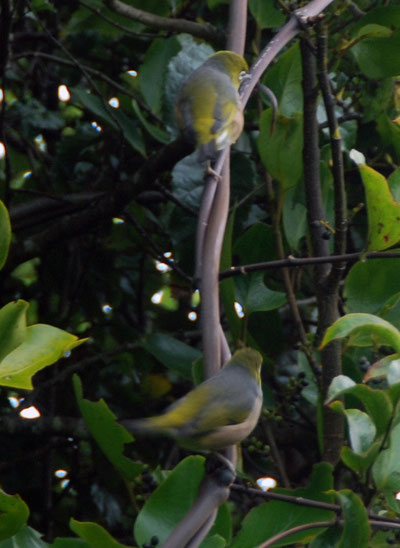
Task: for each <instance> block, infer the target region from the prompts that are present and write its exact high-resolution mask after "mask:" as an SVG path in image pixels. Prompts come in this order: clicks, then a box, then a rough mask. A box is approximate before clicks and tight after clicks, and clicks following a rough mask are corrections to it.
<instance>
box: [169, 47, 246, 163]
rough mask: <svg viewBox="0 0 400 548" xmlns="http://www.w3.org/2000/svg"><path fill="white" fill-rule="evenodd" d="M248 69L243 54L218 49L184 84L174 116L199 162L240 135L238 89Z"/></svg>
mask: <svg viewBox="0 0 400 548" xmlns="http://www.w3.org/2000/svg"><path fill="white" fill-rule="evenodd" d="M247 70H248V65H247V63H246V61H245V59H243V57H241V56H240V55H238V54H237V53H234V52H233V51H219V52H217V53H215V54H214V55H211V57H209V58H208V59H207V60H206V61H205V62H204V63H203V64H202V65H201V66H200V67H199V68H197V69H196V70H195V71H194V72H193V73H192V74H191V75H190V76H189V78H188V79H187V80H186V81H185V82H184V83H183V85H182V88H181V90H180V92H179V96H178V99H177V102H176V107H175V117H176V120H177V123H178V126H179V128H180V129H181V131H182V133H183V134H184V135H185V136H186V137H187V139H189V140H190V141H191V142H193V143H194V144H195V146H196V149H197V150H198V158H199V161H200V162H202V161H204V160H213V159H215V156H216V154H217V151H218V150H222V149H223V148H225V147H226V146H228V145H231V144H232V143H234V142H235V141H237V139H238V138H239V135H240V134H241V132H242V129H243V122H244V121H243V112H242V108H241V104H240V98H239V93H238V90H239V86H240V83H241V81H242V80H243V77H244V76H245V75H246V72H247Z"/></svg>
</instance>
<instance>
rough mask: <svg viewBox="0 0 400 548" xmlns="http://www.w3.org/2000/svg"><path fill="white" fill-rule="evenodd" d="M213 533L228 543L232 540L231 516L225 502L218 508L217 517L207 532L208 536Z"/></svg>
mask: <svg viewBox="0 0 400 548" xmlns="http://www.w3.org/2000/svg"><path fill="white" fill-rule="evenodd" d="M213 535H217V536H218V537H219V538H223V539H224V540H225V541H226V542H228V543H229V542H230V541H231V540H232V517H231V512H230V509H229V505H228V504H227V503H226V502H224V503H223V504H221V506H220V507H219V508H218V514H217V517H216V518H215V522H214V525H213V526H212V528H211V530H210V533H209V536H210V537H212V536H213Z"/></svg>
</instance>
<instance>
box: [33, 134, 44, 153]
mask: <svg viewBox="0 0 400 548" xmlns="http://www.w3.org/2000/svg"><path fill="white" fill-rule="evenodd" d="M33 140H34V142H35V145H36V146H37V147H38V149H39V150H41V151H42V152H46V150H47V145H46V141H45V140H44V138H43V135H42V134H41V133H39V135H36V137H35V138H34V139H33Z"/></svg>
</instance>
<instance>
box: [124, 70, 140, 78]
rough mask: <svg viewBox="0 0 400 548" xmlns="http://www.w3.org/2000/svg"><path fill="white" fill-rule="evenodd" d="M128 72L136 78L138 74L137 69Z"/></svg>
mask: <svg viewBox="0 0 400 548" xmlns="http://www.w3.org/2000/svg"><path fill="white" fill-rule="evenodd" d="M126 72H127V74H129V76H132V77H133V78H136V76H137V75H138V74H137V71H136V70H127V71H126Z"/></svg>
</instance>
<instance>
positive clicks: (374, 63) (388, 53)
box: [351, 25, 400, 80]
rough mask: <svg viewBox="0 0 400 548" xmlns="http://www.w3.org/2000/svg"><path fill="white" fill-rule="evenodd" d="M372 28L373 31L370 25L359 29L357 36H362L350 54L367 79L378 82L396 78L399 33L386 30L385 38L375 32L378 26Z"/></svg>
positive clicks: (398, 60) (397, 72)
mask: <svg viewBox="0 0 400 548" xmlns="http://www.w3.org/2000/svg"><path fill="white" fill-rule="evenodd" d="M374 27H375V30H374V28H373V27H372V26H371V25H368V26H366V27H363V28H362V29H360V31H359V36H363V35H364V36H363V37H362V38H361V40H360V41H359V42H358V43H357V44H356V45H355V46H353V47H352V49H351V52H352V53H353V55H354V58H355V60H356V61H357V63H358V65H359V67H360V69H361V71H362V72H363V73H364V74H365V75H366V76H367V77H368V78H374V79H377V80H378V79H382V78H386V77H388V76H396V75H398V74H399V66H400V31H399V30H395V31H393V32H391V31H389V30H388V29H387V28H386V32H385V34H386V36H382V34H384V33H383V32H382V33H377V32H376V30H377V29H378V26H377V25H375V26H374ZM383 28H385V27H381V29H383ZM377 34H378V35H377ZM379 34H380V35H379Z"/></svg>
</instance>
